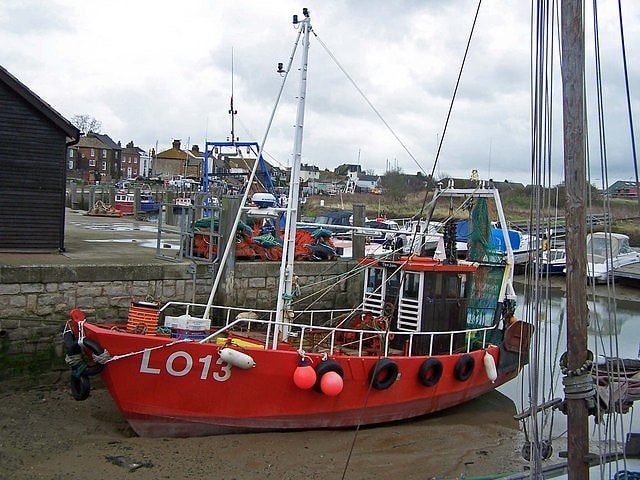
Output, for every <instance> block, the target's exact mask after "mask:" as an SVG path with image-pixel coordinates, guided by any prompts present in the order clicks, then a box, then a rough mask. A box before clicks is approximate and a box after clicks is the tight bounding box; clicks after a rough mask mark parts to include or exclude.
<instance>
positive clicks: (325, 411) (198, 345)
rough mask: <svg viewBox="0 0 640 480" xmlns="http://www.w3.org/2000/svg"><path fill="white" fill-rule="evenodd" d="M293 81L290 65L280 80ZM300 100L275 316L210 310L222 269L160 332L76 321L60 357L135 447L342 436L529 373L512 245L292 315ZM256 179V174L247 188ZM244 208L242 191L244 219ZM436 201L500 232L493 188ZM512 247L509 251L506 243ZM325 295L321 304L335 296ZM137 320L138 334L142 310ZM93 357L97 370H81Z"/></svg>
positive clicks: (403, 271)
mask: <svg viewBox="0 0 640 480" xmlns="http://www.w3.org/2000/svg"><path fill="white" fill-rule="evenodd" d="M303 12H304V18H303V19H302V20H301V21H298V19H297V16H296V17H294V24H295V25H296V27H297V29H298V32H299V34H298V41H301V42H302V46H303V51H302V61H301V67H300V71H301V72H307V71H308V68H307V58H308V56H307V51H308V50H307V49H308V46H309V39H310V34H311V20H310V16H309V13H308V10H307V9H304V10H303ZM291 61H293V57H292V58H291V59H290V62H291ZM291 68H292V67H291V64H289V65H288V66H287V69H286V71H289V70H290V69H291ZM284 77H285V78H284V80H283V81H286V75H284ZM297 98H298V102H299V103H298V116H297V121H296V122H297V125H298V127H299V128H296V129H295V139H294V155H293V158H295V159H297V161H296V162H294V164H293V166H292V168H291V180H290V181H291V184H290V185H291V188H290V193H289V198H288V202H287V211H286V219H287V222H286V228H285V231H284V240H283V248H282V257H283V258H282V263H281V265H282V267H281V268H280V277H279V278H278V293H277V294H276V295H274V303H275V306H274V307H273V308H270V309H265V310H263V309H259V308H256V307H255V306H251V307H238V306H232V305H226V304H224V303H221V304H215V303H214V301H213V300H214V297H215V293H216V288H217V285H218V284H219V282H220V280H221V274H220V272H221V271H222V270H224V269H223V268H220V269H218V274H217V275H216V278H215V280H214V282H213V286H212V289H211V292H210V295H209V298H208V301H207V302H206V303H202V304H199V303H185V302H181V301H175V302H168V303H167V304H165V305H163V306H162V307H160V308H159V309H155V308H153V309H151V308H150V309H148V310H150V311H149V312H143V313H145V315H147V313H148V316H145V317H144V319H145V321H146V326H147V327H151V328H142V329H139V330H138V329H136V328H134V329H126V330H125V329H123V328H113V325H106V324H104V323H100V322H96V323H93V322H89V321H88V320H87V319H86V317H85V315H84V313H83V312H81V311H80V310H77V309H74V310H72V311H71V315H70V317H71V318H70V321H69V323H68V328H66V329H65V332H64V344H65V349H66V351H67V354H68V356H69V358H70V359H75V360H72V361H71V362H70V363H71V365H72V370H73V375H72V376H71V388H72V392H73V394H74V397H75V398H76V399H78V400H83V399H86V398H87V397H88V395H89V392H90V381H89V377H90V376H91V375H97V374H100V376H101V379H102V381H103V383H104V385H105V386H106V388H107V389H108V391H109V393H110V394H111V396H112V398H113V400H114V402H115V403H116V404H117V406H118V408H119V409H120V411H121V412H122V414H123V415H124V417H125V418H126V420H127V421H128V423H129V425H130V426H131V427H132V428H133V430H134V431H135V432H136V433H137V434H138V435H140V436H150V437H187V436H201V435H214V434H222V433H232V432H261V431H271V430H299V429H328V428H345V427H356V426H360V425H376V424H381V423H384V422H392V421H397V420H403V419H409V418H414V417H417V416H421V415H426V414H429V413H433V412H437V411H440V410H443V409H446V408H450V407H454V406H456V405H460V404H462V403H464V402H468V401H470V400H472V399H475V398H477V397H479V396H481V395H483V394H485V393H487V392H490V391H492V390H495V389H496V388H498V387H499V386H500V385H502V384H504V383H505V382H508V381H509V380H512V379H514V378H516V376H517V375H518V374H519V372H520V371H521V369H522V367H523V366H524V365H525V364H527V362H528V348H529V338H530V335H531V332H532V327H531V324H529V323H527V322H524V321H521V320H518V319H517V318H515V316H514V311H515V305H516V300H517V299H516V294H515V291H514V289H513V253H512V251H511V247H510V245H509V244H508V241H507V244H506V247H507V248H506V254H505V255H500V256H499V257H495V256H493V255H491V253H490V252H488V251H486V250H484V251H483V250H482V248H476V249H472V250H470V254H473V257H470V258H468V259H463V260H461V259H458V258H457V257H455V256H449V257H446V258H444V259H434V258H433V257H428V256H418V255H410V256H403V255H396V256H394V257H387V258H363V259H361V260H360V262H359V265H357V269H356V270H355V271H354V275H355V274H357V275H356V276H355V277H354V276H353V275H348V276H342V277H341V278H337V279H335V284H336V285H338V284H339V282H341V281H342V282H344V281H346V280H347V279H348V278H357V279H358V280H357V283H358V284H359V285H361V294H360V299H359V305H357V306H356V307H355V308H348V309H334V310H313V309H312V305H313V302H312V303H311V306H307V307H304V308H298V309H296V305H297V303H296V302H295V301H294V300H295V299H296V293H297V292H296V290H297V289H296V288H294V283H295V280H294V277H295V275H294V267H295V265H294V258H295V250H296V248H295V242H294V241H293V240H294V239H295V238H296V232H297V231H298V230H297V225H296V219H297V215H296V213H297V212H296V209H297V206H298V203H299V202H298V196H299V192H300V188H299V182H300V166H301V159H302V155H301V149H302V137H301V135H302V131H303V128H302V119H303V118H304V115H303V114H302V113H303V112H304V101H305V99H306V74H305V75H301V78H300V89H299V92H298V95H297ZM255 171H256V166H254V170H253V171H252V173H251V176H250V177H249V182H251V181H252V180H253V177H254V175H255ZM247 197H248V190H247V191H246V192H245V194H244V198H243V199H242V201H241V202H240V204H241V205H246V204H247V202H246V200H247ZM438 200H442V201H443V202H445V204H447V205H451V204H452V203H454V202H456V203H457V202H464V203H466V204H467V205H469V204H470V205H473V206H474V207H473V210H472V211H473V212H474V213H475V214H476V215H475V216H476V224H479V223H482V224H484V226H485V228H489V223H490V220H491V219H490V218H489V214H490V212H496V215H497V217H498V219H499V221H500V222H501V224H502V225H506V222H505V218H504V212H503V211H502V208H501V205H502V203H501V201H500V197H499V192H498V190H497V189H495V188H493V187H492V186H490V185H489V184H487V183H485V182H482V181H479V182H478V184H477V185H476V186H475V188H469V189H458V188H455V186H454V184H453V182H450V183H449V184H448V185H447V186H446V187H444V188H441V187H438V188H437V189H436V190H435V191H434V199H433V202H434V203H435V202H436V201H438ZM241 210H242V209H241ZM241 214H242V212H241V211H239V212H238V214H237V216H236V226H237V225H238V223H239V221H240V218H241ZM483 215H484V216H483ZM504 233H505V238H508V237H507V236H506V229H505V231H504ZM445 240H446V241H447V242H450V241H452V240H454V239H452V238H445ZM234 243H235V238H231V239H230V241H229V243H228V244H227V245H226V247H225V250H224V253H223V254H222V255H221V257H220V262H221V263H222V264H224V263H225V262H226V260H227V258H228V257H229V255H230V254H231V251H232V247H233V245H234ZM360 278H362V279H363V281H362V282H361V281H360ZM321 291H322V294H323V295H324V294H326V289H325V288H321ZM136 313H137V314H138V315H137V319H138V320H135V321H139V318H140V313H141V312H140V311H139V307H138V311H137V312H136ZM130 316H131V314H130ZM159 319H161V320H160V321H161V322H163V325H161V326H162V327H163V328H162V329H160V328H159V327H158V326H157V322H158V321H159ZM120 325H123V324H122V323H120ZM167 332H170V337H169V336H167ZM83 350H84V351H85V352H86V353H88V354H90V356H91V357H92V358H93V362H95V363H93V362H87V363H86V364H85V363H83V361H82V360H81V358H82V357H81V355H80V354H81V353H82V351H83Z"/></svg>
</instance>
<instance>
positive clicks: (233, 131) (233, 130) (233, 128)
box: [229, 48, 238, 143]
mask: <svg viewBox="0 0 640 480" xmlns="http://www.w3.org/2000/svg"><path fill="white" fill-rule="evenodd" d="M237 113H238V111H237V110H235V109H234V108H233V48H232V49H231V102H230V107H229V115H231V143H235V142H236V122H235V120H236V114H237Z"/></svg>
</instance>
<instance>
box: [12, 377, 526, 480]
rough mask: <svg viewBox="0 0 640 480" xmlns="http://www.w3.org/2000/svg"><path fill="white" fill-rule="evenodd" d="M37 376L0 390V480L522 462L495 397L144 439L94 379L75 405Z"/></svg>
mask: <svg viewBox="0 0 640 480" xmlns="http://www.w3.org/2000/svg"><path fill="white" fill-rule="evenodd" d="M41 380H42V381H41V382H39V385H35V386H32V387H30V388H27V389H24V388H20V387H21V385H20V384H16V383H15V382H11V383H8V382H5V383H3V384H0V431H1V432H2V434H1V435H0V478H2V479H7V480H27V479H29V480H32V479H41V480H44V479H46V480H54V479H56V480H58V479H60V480H61V479H65V480H70V479H78V480H80V479H82V480H84V479H90V478H91V479H102V478H108V479H125V478H126V479H134V478H135V479H137V480H152V479H153V480H157V479H180V478H189V479H191V480H199V479H230V480H231V479H237V480H243V479H248V480H253V479H268V478H273V479H278V480H288V479H291V480H293V479H302V478H304V479H322V480H327V479H349V480H364V479H385V478H398V479H406V480H412V479H415V480H418V479H420V480H424V479H431V478H434V477H438V478H443V477H444V478H462V477H472V476H480V475H487V474H496V473H504V472H516V471H522V469H523V467H524V465H525V464H526V462H525V461H524V460H523V459H522V457H521V455H520V451H521V448H522V441H523V434H522V433H521V431H520V429H519V424H518V422H516V421H515V420H514V419H513V415H514V414H515V412H516V407H515V404H514V403H513V401H512V400H511V399H509V398H507V397H506V396H504V395H502V394H501V393H499V392H492V393H490V394H487V395H485V396H484V397H482V398H480V399H478V400H474V401H472V402H469V403H467V404H465V405H463V406H460V407H456V408H453V409H449V410H447V411H445V412H442V413H439V414H435V415H431V416H428V417H423V418H420V419H416V420H413V421H406V422H401V423H394V424H389V425H384V426H378V427H367V428H361V429H359V430H356V429H350V430H323V431H298V432H285V433H282V432H280V433H276V432H274V433H260V434H234V435H221V436H214V437H203V438H186V439H164V438H160V439H148V438H140V437H137V436H135V435H134V434H133V432H132V431H131V430H130V428H129V427H128V425H127V423H126V421H125V420H124V418H123V417H122V415H121V414H120V412H119V411H118V409H117V407H116V406H115V404H114V403H113V401H112V400H111V397H110V396H109V394H108V392H107V391H106V389H105V388H104V387H102V386H101V385H100V384H99V381H98V380H93V379H92V383H93V384H96V385H94V386H93V388H92V392H91V396H90V397H89V398H88V399H87V400H86V401H84V402H77V401H75V400H74V399H73V398H72V397H71V394H70V390H69V388H68V373H67V372H59V373H55V374H54V373H52V374H50V375H45V376H43V377H42V379H41ZM16 388H18V389H16Z"/></svg>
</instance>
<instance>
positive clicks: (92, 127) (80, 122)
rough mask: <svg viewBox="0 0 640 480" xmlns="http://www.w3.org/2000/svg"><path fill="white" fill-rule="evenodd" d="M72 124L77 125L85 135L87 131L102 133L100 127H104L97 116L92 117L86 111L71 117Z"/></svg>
mask: <svg viewBox="0 0 640 480" xmlns="http://www.w3.org/2000/svg"><path fill="white" fill-rule="evenodd" d="M71 124H72V125H74V126H75V127H77V128H78V130H80V133H82V134H83V135H86V134H87V133H100V129H101V128H102V123H101V122H100V121H99V120H96V119H95V117H90V116H89V115H87V114H86V113H85V114H83V115H74V116H73V117H71Z"/></svg>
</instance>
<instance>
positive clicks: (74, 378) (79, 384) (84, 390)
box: [71, 374, 91, 402]
mask: <svg viewBox="0 0 640 480" xmlns="http://www.w3.org/2000/svg"><path fill="white" fill-rule="evenodd" d="M89 393H91V382H90V380H89V377H87V376H86V375H74V374H72V375H71V395H73V398H74V399H76V400H77V401H79V402H80V401H82V400H86V399H87V398H89Z"/></svg>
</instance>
